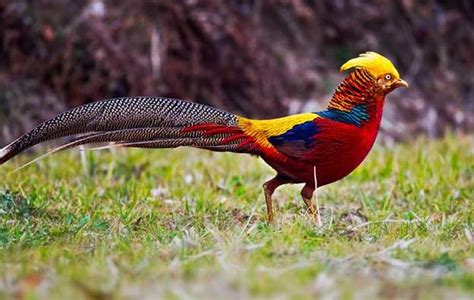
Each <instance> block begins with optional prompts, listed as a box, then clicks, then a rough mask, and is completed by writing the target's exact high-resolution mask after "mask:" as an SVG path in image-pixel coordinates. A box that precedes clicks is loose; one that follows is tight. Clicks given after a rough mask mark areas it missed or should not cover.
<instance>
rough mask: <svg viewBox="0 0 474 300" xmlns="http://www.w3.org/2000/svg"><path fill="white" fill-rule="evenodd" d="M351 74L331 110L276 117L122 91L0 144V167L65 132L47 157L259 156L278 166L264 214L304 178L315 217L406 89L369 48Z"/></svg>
mask: <svg viewBox="0 0 474 300" xmlns="http://www.w3.org/2000/svg"><path fill="white" fill-rule="evenodd" d="M340 71H341V72H344V71H347V75H346V77H345V78H344V79H343V81H342V82H341V83H340V84H339V85H338V86H337V88H336V89H335V91H334V93H333V94H332V97H331V98H330V100H329V104H328V105H327V107H326V109H324V110H321V111H318V112H306V113H299V114H295V115H290V116H285V117H280V118H275V119H259V120H257V119H250V118H245V117H242V116H239V115H236V114H233V113H230V112H227V111H224V110H222V109H219V108H215V107H212V106H207V105H204V104H199V103H195V102H189V101H184V100H179V99H171V98H163V97H122V98H111V99H106V100H102V101H97V102H92V103H89V104H85V105H83V106H79V107H76V108H73V109H70V110H68V111H65V112H63V113H61V114H59V115H57V116H55V117H53V118H51V119H49V120H47V121H45V122H43V123H41V124H39V125H38V126H36V127H35V128H33V129H32V130H31V131H29V132H27V133H25V134H24V135H22V136H21V137H19V138H18V139H17V140H15V141H13V142H12V143H10V144H9V145H7V146H5V147H4V148H1V149H0V165H1V164H3V163H5V162H7V161H9V160H10V159H12V158H13V157H15V156H16V155H18V154H20V153H21V152H23V151H25V150H27V149H29V148H31V147H32V146H34V145H36V144H39V143H43V142H46V141H50V140H54V139H58V138H66V139H68V140H67V141H66V142H64V143H63V144H62V145H60V146H58V147H56V148H53V149H51V150H50V151H49V152H48V153H46V154H47V155H49V154H52V153H55V152H59V151H63V150H66V149H69V148H73V147H76V146H80V145H86V144H106V146H105V147H125V148H130V147H134V148H176V147H180V146H188V147H194V148H201V149H207V150H211V151H219V152H234V153H247V154H250V155H254V156H258V157H260V158H261V159H263V161H265V162H266V163H267V164H268V165H269V166H270V167H272V168H273V169H274V170H275V171H276V175H275V176H274V177H273V178H271V179H270V180H268V181H266V182H265V183H264V184H263V194H264V197H265V203H266V210H267V220H268V222H270V223H271V222H272V221H273V219H274V213H273V205H272V204H273V201H272V196H273V193H274V191H275V189H277V188H278V187H280V186H282V185H285V184H301V183H302V184H304V185H303V188H302V189H301V192H300V194H301V197H302V199H303V201H304V203H305V205H306V207H307V210H308V212H309V213H310V214H311V216H313V218H315V214H316V208H315V206H314V204H313V203H312V197H313V193H314V191H315V189H317V188H318V187H321V186H324V185H327V184H330V183H333V182H336V181H338V180H340V179H342V178H344V177H346V176H347V175H348V174H350V173H351V172H352V171H353V170H354V169H356V168H357V167H358V166H359V165H360V164H361V163H362V161H363V160H364V159H365V158H366V156H367V155H368V153H369V152H370V150H371V148H372V146H373V145H374V142H375V140H376V137H377V134H378V132H379V129H380V123H381V119H382V113H383V107H384V101H385V97H386V96H387V95H388V94H389V93H390V92H392V91H393V90H395V89H396V88H398V87H408V83H407V82H406V81H404V80H403V79H401V78H400V75H399V73H398V71H397V69H396V68H395V66H394V65H393V63H392V62H391V61H390V60H389V59H388V58H386V57H384V56H383V55H381V54H378V53H376V52H370V51H369V52H365V53H361V54H360V55H359V56H357V57H355V58H352V59H350V60H348V61H347V62H346V63H344V64H343V65H342V66H341V68H340Z"/></svg>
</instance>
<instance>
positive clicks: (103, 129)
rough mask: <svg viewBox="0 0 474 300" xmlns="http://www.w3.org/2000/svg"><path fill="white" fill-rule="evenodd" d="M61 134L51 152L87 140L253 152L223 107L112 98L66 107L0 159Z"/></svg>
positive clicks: (7, 149)
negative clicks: (63, 141)
mask: <svg viewBox="0 0 474 300" xmlns="http://www.w3.org/2000/svg"><path fill="white" fill-rule="evenodd" d="M61 137H71V139H70V141H69V142H68V143H66V144H64V145H62V146H60V147H58V148H56V149H54V150H53V151H51V152H57V151H61V150H64V149H68V148H72V147H75V146H79V145H84V144H91V143H111V142H112V143H114V145H116V146H124V147H143V148H174V147H179V146H192V147H198V148H204V149H210V150H214V151H233V152H247V153H252V149H251V148H250V147H249V137H248V136H246V135H245V134H244V133H243V132H242V130H241V129H240V128H239V127H238V117H237V116H235V115H233V114H231V113H228V112H225V111H223V110H220V109H217V108H214V107H210V106H206V105H202V104H198V103H193V102H187V101H183V100H177V99H168V98H156V97H134V98H114V99H108V100H104V101H99V102H94V103H90V104H87V105H83V106H80V107H77V108H74V109H71V110H69V111H66V112H64V113H62V114H60V115H58V116H56V117H54V118H52V119H50V120H48V121H46V122H44V123H42V124H40V125H38V126H37V127H36V128H34V129H33V130H31V131H30V132H28V133H26V134H24V135H23V136H21V137H20V138H19V139H17V140H16V141H14V142H13V143H11V144H10V145H8V146H6V147H5V148H3V149H0V164H2V163H5V162H6V161H8V160H10V159H11V158H13V157H15V156H16V155H18V154H19V153H21V152H23V151H25V150H27V149H29V148H31V147H33V146H34V145H36V144H39V143H42V142H45V141H48V140H53V139H57V138H61Z"/></svg>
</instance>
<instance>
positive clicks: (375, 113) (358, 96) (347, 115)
mask: <svg viewBox="0 0 474 300" xmlns="http://www.w3.org/2000/svg"><path fill="white" fill-rule="evenodd" d="M384 98H385V96H384V95H383V94H381V93H379V92H377V89H376V85H375V78H374V77H373V76H372V75H371V74H370V73H369V72H368V71H366V70H363V69H356V70H354V71H353V72H351V73H350V74H349V75H348V76H347V77H346V78H345V79H344V81H342V82H341V83H340V84H339V86H338V87H337V89H336V91H335V92H334V94H333V96H332V98H331V100H330V101H329V105H328V107H327V109H326V110H325V111H323V112H320V113H318V114H319V115H321V116H322V117H326V118H330V119H333V120H336V121H339V122H343V123H349V124H353V125H355V126H358V127H363V126H366V125H367V126H370V125H379V124H380V120H381V117H382V111H383V102H384Z"/></svg>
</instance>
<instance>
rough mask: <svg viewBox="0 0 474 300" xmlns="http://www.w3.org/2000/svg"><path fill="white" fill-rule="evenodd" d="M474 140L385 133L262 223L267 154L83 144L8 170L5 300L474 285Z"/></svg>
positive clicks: (0, 213) (3, 210) (429, 292)
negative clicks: (351, 168)
mask: <svg viewBox="0 0 474 300" xmlns="http://www.w3.org/2000/svg"><path fill="white" fill-rule="evenodd" d="M473 156H474V138H473V136H453V135H451V136H447V137H445V138H444V139H443V140H439V141H431V140H427V139H419V140H417V141H415V142H412V143H410V144H406V145H397V146H394V147H390V148H386V147H382V146H377V147H376V149H374V150H373V151H372V153H371V154H370V155H369V157H368V159H367V160H366V161H365V162H364V164H363V165H362V166H361V167H360V168H358V169H357V170H356V171H355V172H354V173H353V174H352V175H350V176H349V177H347V178H346V179H344V180H342V181H340V182H338V183H335V184H332V185H330V186H328V187H324V188H321V189H320V191H319V201H320V202H321V205H322V209H321V213H322V217H323V226H322V227H318V226H317V225H315V224H313V223H312V222H311V221H310V218H309V216H308V215H307V214H306V213H305V210H304V203H303V201H301V199H300V198H299V188H300V186H288V187H284V188H281V189H280V190H278V191H277V192H276V194H275V202H276V224H274V225H272V226H269V225H267V224H266V222H265V206H264V200H263V197H262V192H261V184H262V183H263V182H264V180H265V179H267V178H269V177H270V176H272V174H273V171H272V170H271V169H269V168H268V167H267V166H266V165H264V163H262V162H261V161H260V160H258V159H257V158H253V157H249V156H245V155H235V154H226V153H210V152H206V151H200V150H194V149H175V150H151V151H150V150H149V151H146V150H143V151H142V150H129V151H121V150H120V151H115V152H88V153H87V154H85V155H84V156H83V157H82V158H81V155H80V154H79V152H78V151H70V152H67V153H62V154H59V155H55V156H52V157H49V158H47V159H45V160H43V161H41V162H39V163H38V164H36V165H32V166H30V167H28V168H26V169H24V170H21V171H19V172H17V173H13V174H10V172H11V171H13V170H14V169H15V167H17V166H19V165H20V164H21V163H24V162H26V161H27V160H28V159H31V157H25V156H23V157H20V158H19V159H18V160H16V161H15V162H14V163H9V164H7V165H6V166H2V167H1V169H0V170H1V174H2V175H1V177H0V178H1V179H0V180H1V181H0V248H1V250H0V268H1V272H0V298H2V297H3V298H10V297H18V298H28V299H36V298H48V299H50V298H53V299H54V298H57V299H64V298H66V297H74V298H84V299H86V298H94V299H108V298H127V299H142V298H170V299H181V298H184V299H186V298H224V297H225V298H232V299H234V298H247V297H249V298H262V297H274V298H283V299H285V298H300V299H305V298H327V299H332V298H336V299H337V298H340V299H351V298H421V299H430V298H453V297H454V298H457V297H459V298H462V297H464V298H466V299H467V298H469V297H471V296H472V295H473V293H474V241H473V239H474V228H473V220H474V201H473V200H474V159H473Z"/></svg>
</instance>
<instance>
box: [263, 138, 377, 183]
mask: <svg viewBox="0 0 474 300" xmlns="http://www.w3.org/2000/svg"><path fill="white" fill-rule="evenodd" d="M374 140H375V137H374V139H369V140H368V139H360V138H358V137H354V138H351V139H350V141H349V140H347V141H346V142H340V141H338V142H337V143H336V142H334V143H331V142H329V141H326V143H321V144H318V145H317V146H316V147H315V150H314V151H313V152H311V155H310V156H308V157H307V158H305V159H304V160H297V159H293V158H288V159H287V160H286V161H281V160H276V159H272V158H271V157H264V160H265V161H266V162H267V163H268V164H269V165H270V166H272V167H273V168H274V169H275V170H276V171H277V172H278V173H279V174H281V175H284V176H286V177H289V178H290V179H292V180H293V181H294V182H306V183H310V184H312V183H314V167H315V166H316V174H317V181H318V182H317V185H318V186H323V185H326V184H329V183H332V182H335V181H337V180H339V179H342V178H344V177H345V176H347V175H348V174H350V173H351V172H352V171H353V170H354V169H355V168H357V167H358V166H359V165H360V164H361V163H362V161H363V160H364V159H365V157H366V156H367V154H368V153H369V151H370V149H371V148H372V145H373V142H374Z"/></svg>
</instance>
